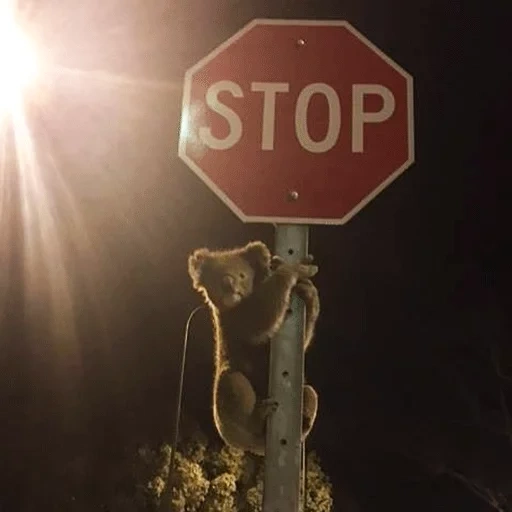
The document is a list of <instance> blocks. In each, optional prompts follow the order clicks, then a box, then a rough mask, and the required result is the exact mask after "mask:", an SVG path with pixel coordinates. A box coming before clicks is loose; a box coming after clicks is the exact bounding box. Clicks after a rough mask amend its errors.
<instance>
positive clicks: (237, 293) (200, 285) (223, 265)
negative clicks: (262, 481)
mask: <svg viewBox="0 0 512 512" xmlns="http://www.w3.org/2000/svg"><path fill="white" fill-rule="evenodd" d="M276 261H277V263H276ZM276 261H273V260H272V258H271V254H270V251H269V250H268V248H267V247H266V245H265V244H263V243H262V242H251V243H249V244H247V245H246V246H245V247H240V248H236V249H232V250H224V251H210V250H208V249H198V250H196V251H194V253H193V254H192V255H191V256H190V257H189V261H188V270H189V274H190V277H191V279H192V283H193V286H194V288H195V289H196V290H197V291H199V292H200V293H201V294H202V295H203V297H204V299H205V301H206V303H207V304H208V306H209V308H210V311H211V314H212V320H213V324H214V330H215V375H214V383H213V416H214V421H215V425H216V427H217V430H218V432H219V434H220V436H221V438H222V439H223V440H224V442H226V443H227V444H229V445H231V446H234V447H237V448H240V449H242V450H247V451H251V452H253V453H256V454H258V455H264V453H265V425H266V417H267V415H268V413H269V412H270V411H271V408H270V407H271V405H269V404H270V403H271V401H269V400H267V399H268V380H269V375H268V368H269V359H270V345H269V342H270V340H271V339H272V338H273V336H274V335H275V334H276V332H277V331H278V330H279V328H280V327H281V324H282V322H283V320H284V317H285V315H286V311H287V309H288V307H289V303H290V294H291V292H292V291H295V292H296V293H297V295H298V296H299V297H300V298H301V299H302V300H303V301H304V302H305V306H306V327H305V333H304V334H305V335H304V349H306V348H307V347H308V346H309V344H310V342H311V339H312V337H313V334H314V329H315V323H316V320H317V318H318V314H319V311H320V303H319V298H318V292H317V289H316V287H315V286H314V285H313V283H312V282H311V281H310V280H309V277H312V275H314V273H316V268H315V267H313V266H311V265H309V264H308V263H305V264H289V263H285V262H283V261H282V260H279V259H276ZM303 395H304V403H303V438H305V437H306V436H307V435H308V434H309V432H310V430H311V428H312V427H313V423H314V420H315V417H316V413H317V408H318V397H317V394H316V392H315V390H314V389H313V388H312V387H311V386H309V385H306V386H304V393H303Z"/></svg>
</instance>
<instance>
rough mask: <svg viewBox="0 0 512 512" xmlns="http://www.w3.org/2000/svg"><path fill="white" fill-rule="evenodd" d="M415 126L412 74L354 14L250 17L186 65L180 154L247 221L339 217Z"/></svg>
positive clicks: (408, 150) (410, 140) (373, 184)
mask: <svg viewBox="0 0 512 512" xmlns="http://www.w3.org/2000/svg"><path fill="white" fill-rule="evenodd" d="M413 129H414V127H413V80H412V77H411V76H410V75H409V74H408V73H407V72H406V71H404V70H403V69H402V68H401V67H400V66H399V65H398V64H396V63H395V62H394V61H393V60H392V59H390V58H389V57H388V56H387V55H385V54H384V53H383V52H382V51H381V50H379V49H378V48H377V47H376V46H375V45H374V44H372V43H371V42H370V41H368V39H366V38H365V37H364V36H363V35H362V34H361V33H360V32H358V31H357V30H356V29H355V28H353V27H352V26H351V25H350V24H349V23H347V22H345V21H311V20H272V19H270V20H269V19H266V20H265V19H262V20H258V19H257V20H253V21H252V22H250V23H249V24H248V25H246V26H245V27H244V28H242V29H241V30H240V31H239V32H237V33H236V34H235V35H233V36H232V37H231V38H229V39H228V40H227V41H225V42H224V43H223V44H221V45H220V46H218V47H217V48H215V49H214V50H213V51H212V52H211V53H210V54H209V55H207V56H206V57H204V58H203V59H201V60H200V61H199V62H198V63H197V64H195V65H194V66H193V67H192V68H190V69H189V70H188V71H187V73H186V76H185V84H184V95H183V108H182V124H181V130H180V141H179V155H180V157H181V158H182V160H183V161H184V162H185V163H186V164H187V165H188V166H189V167H190V168H191V169H192V170H193V171H194V172H195V173H196V174H197V175H198V176H199V177H200V178H201V179H202V180H203V181H204V182H205V183H206V184H207V185H208V186H209V187H210V188H211V189H212V190H213V192H214V193H215V194H216V195H217V196H218V197H219V198H220V199H222V201H223V202H224V203H225V204H226V205H227V206H228V207H229V208H230V209H231V210H232V211H233V212H234V213H235V214H236V215H238V217H239V218H240V219H241V220H242V221H244V222H270V223H281V224H282V223H287V224H344V223H345V222H346V221H348V220H349V219H350V218H351V217H352V216H353V215H355V214H356V213H357V212H358V211H359V210H360V209H361V208H362V207H363V206H364V205H366V204H367V203H368V202H369V201H370V200H371V199H372V198H373V197H375V196H376V195H377V194H378V193H379V192H380V191H381V190H383V189H384V188H385V187H386V186H387V185H389V184H390V183H391V182H392V181H393V180H394V179H395V178H396V177H397V176H399V175H400V174H401V173H402V172H403V171H405V170H406V169H407V168H408V167H409V166H410V165H411V164H412V163H413V161H414V134H413Z"/></svg>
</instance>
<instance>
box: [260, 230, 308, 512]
mask: <svg viewBox="0 0 512 512" xmlns="http://www.w3.org/2000/svg"><path fill="white" fill-rule="evenodd" d="M308 236H309V228H308V226H299V225H288V224H283V225H278V226H277V227H276V239H275V240H276V244H275V252H276V254H277V255H278V256H280V257H281V258H283V259H284V260H285V261H286V262H289V263H296V262H299V261H301V260H302V259H303V258H305V257H306V256H307V254H308ZM304 313H305V312H304V305H303V303H302V301H300V300H299V299H298V297H296V296H295V295H293V296H292V300H291V304H290V311H289V314H288V315H287V316H286V319H285V321H284V324H283V326H282V328H281V330H280V331H279V333H278V334H277V335H276V336H275V338H274V339H273V340H272V344H271V349H270V379H269V388H270V389H269V391H270V393H269V394H270V396H271V397H272V398H274V399H275V400H277V402H278V404H279V406H278V408H277V411H276V412H275V413H273V414H271V415H270V416H269V420H268V424H267V439H266V452H265V476H264V491H263V511H264V512H298V510H299V502H300V467H301V439H300V438H301V431H302V388H303V382H304V348H303V339H304Z"/></svg>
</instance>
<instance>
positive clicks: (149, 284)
mask: <svg viewBox="0 0 512 512" xmlns="http://www.w3.org/2000/svg"><path fill="white" fill-rule="evenodd" d="M22 7H23V9H24V13H23V19H24V21H25V22H26V23H27V24H28V26H29V29H30V30H31V32H32V33H33V34H34V36H35V37H36V39H37V40H38V41H39V42H40V44H41V48H44V52H45V57H46V58H47V61H48V63H49V64H48V66H49V68H48V70H47V73H46V74H45V75H44V77H43V78H44V80H43V82H44V83H43V84H42V85H41V86H40V88H39V90H38V93H37V94H36V95H35V96H34V97H32V96H31V101H30V106H29V107H28V108H27V112H26V117H27V119H28V125H29V127H30V130H31V135H32V140H34V141H35V154H36V155H37V159H36V162H35V163H34V162H32V163H31V164H28V165H25V164H24V163H23V160H22V161H16V160H15V158H14V146H15V144H14V143H13V140H12V137H11V135H10V131H9V130H6V129H5V127H4V130H3V132H2V137H3V138H4V139H5V140H6V141H7V145H6V147H7V151H8V152H7V157H6V158H5V159H4V161H3V165H2V173H3V176H4V177H5V178H6V179H4V181H3V190H2V194H4V195H3V198H4V199H3V202H1V203H0V208H1V209H0V229H1V231H0V242H1V248H0V264H1V268H0V322H1V323H0V329H1V330H0V379H1V380H0V404H1V405H0V407H1V413H2V414H1V416H2V421H1V426H0V440H1V445H0V450H1V453H0V461H1V462H0V468H1V471H2V485H3V486H4V488H5V490H4V492H0V496H1V498H0V504H4V503H5V508H6V510H35V509H36V505H35V504H34V502H33V501H31V500H33V499H35V498H33V496H36V495H37V492H39V491H37V489H38V488H42V487H45V486H48V485H50V484H49V482H51V481H52V480H51V477H52V474H53V473H55V471H56V470H55V467H56V466H57V465H58V464H60V462H59V461H61V460H65V458H66V456H67V455H69V454H72V453H97V454H101V457H104V458H105V459H108V458H109V457H115V456H116V453H118V452H119V451H122V450H123V448H124V447H126V446H127V445H129V444H130V443H133V442H136V441H139V440H147V439H151V440H159V439H165V438H169V434H170V431H171V425H172V418H173V404H174V393H175V390H176V378H177V368H178V355H179V351H180V347H181V343H182V336H183V330H184V324H185V321H186V319H187V316H188V314H189V312H190V311H191V309H192V308H194V307H195V306H196V305H197V304H198V303H199V302H200V298H199V297H198V296H197V295H196V294H195V293H194V292H193V291H192V289H191V285H190V281H189V278H188V275H187V273H186V259H187V256H188V254H189V253H190V252H191V251H192V250H194V249H195V248H197V247H201V246H207V247H210V248H220V247H231V246H234V245H239V244H244V243H246V242H247V241H249V240H254V239H261V240H263V241H265V242H267V243H268V244H269V245H270V246H272V242H273V227H272V226H266V225H244V224H242V223H241V222H240V221H239V220H238V219H237V218H236V217H235V216H234V215H233V214H232V213H231V212H229V211H228V210H227V208H226V207H225V206H224V205H223V204H221V202H220V201H219V200H218V199H217V198H216V197H215V196H214V195H213V194H212V193H211V192H210V191H209V190H207V188H206V187H205V186H204V185H203V184H202V183H201V182H200V181H199V179H198V178H197V177H196V176H195V175H194V174H193V173H192V172H191V171H190V170H189V169H187V168H186V167H185V165H184V164H183V163H182V162H181V161H179V160H178V158H177V155H176V153H177V150H176V143H177V135H178V127H179V116H180V104H181V86H182V78H183V74H184V72H185V70H186V69H187V68H188V67H190V66H191V65H192V64H194V63H195V62H196V61H197V60H199V59H200V58H201V57H203V56H204V55H205V54H207V53H208V52H209V51H210V50H211V49H213V48H214V47H215V46H217V45H218V44H219V43H220V42H222V41H223V40H224V39H226V38H227V37H229V36H230V35H231V34H232V33H234V32H235V31H236V30H238V29H239V28H241V27H242V26H243V25H244V24H245V23H246V22H248V21H249V20H251V19H252V18H254V17H283V18H316V19H324V18H332V19H346V20H348V21H349V22H350V23H352V24H353V25H354V26H355V27H356V28H357V29H358V30H360V31H361V32H362V33H363V34H365V35H366V36H367V37H368V38H369V39H370V40H371V41H372V42H373V43H375V44H376V45H377V46H378V47H379V48H381V49H382V50H383V51H384V52H385V53H387V54H388V55H389V56H390V57H391V58H393V59H394V60H395V61H396V62H397V63H399V64H400V65H401V66H403V67H404V68H405V69H406V70H407V71H409V72H410V73H411V74H412V75H413V77H414V80H415V106H414V108H415V117H416V163H415V164H414V165H413V166H412V167H411V168H410V169H409V170H408V171H407V172H406V173H405V174H403V175H402V176H401V177H400V178H399V179H398V180H397V181H396V182H394V183H393V185H392V186H391V187H389V188H388V189H387V190H385V191H384V192H383V193H382V194H380V195H379V196H378V197H377V198H376V199H375V200H373V201H372V202H371V203H370V204H369V205H368V206H367V207H366V208H364V209H363V210H362V211H361V212H360V213H359V214H358V215H357V216H356V217H355V218H353V219H352V220H351V221H350V222H349V223H348V224H347V225H346V226H343V227H328V226H325V227H314V228H313V229H312V230H311V239H310V248H311V251H312V252H313V254H314V255H315V257H316V260H317V262H318V264H319V266H320V273H319V275H318V277H317V279H316V283H317V285H318V287H319V290H320V293H321V298H322V316H321V318H320V321H319V325H318V332H317V336H316V341H315V343H314V346H313V348H312V349H311V351H310V352H309V353H308V356H307V374H308V379H309V380H310V381H311V382H312V383H314V385H315V387H316V388H317V389H318V390H319V393H320V397H321V403H320V412H319V418H318V421H317V425H316V427H315V430H314V432H313V434H312V436H311V438H310V442H309V446H310V448H312V449H316V450H317V451H318V452H319V454H320V456H321V458H322V461H323V464H324V467H325V469H326V471H327V472H328V474H329V475H330V476H331V479H332V482H333V484H334V489H335V500H336V501H335V509H336V510H361V511H373V510H387V509H393V510H396V511H399V510H411V508H413V509H414V510H416V511H423V510H424V511H430V510H436V511H437V510H439V511H442V510H468V511H469V510H474V511H487V510H490V509H491V505H490V504H489V501H491V502H492V499H493V497H494V498H496V499H497V502H496V503H495V505H496V506H495V507H494V508H497V507H498V504H497V503H502V504H504V505H503V507H502V509H503V510H507V508H506V506H507V505H506V503H507V497H506V495H507V494H510V493H512V484H511V482H512V478H511V477H512V458H511V455H512V452H511V447H510V442H511V441H510V440H511V436H512V430H511V428H510V423H509V422H510V416H509V415H508V406H509V403H510V401H511V396H510V384H509V381H508V380H507V379H506V378H505V377H506V376H507V375H511V374H512V373H511V372H512V358H511V354H512V351H511V350H510V320H509V315H508V312H509V306H508V301H507V300H506V299H507V298H508V295H509V288H510V263H509V262H510V256H511V254H510V249H508V245H509V242H510V240H509V238H510V228H509V219H510V213H511V208H510V204H509V200H508V197H507V195H508V190H509V189H508V186H507V185H508V182H509V180H508V177H509V174H510V169H511V168H512V167H511V159H510V157H509V155H508V152H507V150H508V148H507V147H506V141H508V139H509V127H508V124H507V120H508V119H509V115H508V114H507V110H508V109H509V96H510V80H509V75H510V64H509V60H510V58H509V47H510V45H509V43H508V32H507V30H508V27H507V22H506V17H505V15H504V12H500V9H499V5H498V2H496V3H493V2H485V3H484V2H473V3H463V4H458V3H456V2H444V1H440V0H439V1H434V0H430V1H426V0H421V1H415V2H411V1H405V0H393V1H391V0H390V1H386V2H377V1H373V2H371V1H368V0H363V1H358V2H334V1H332V0H331V1H321V0H315V1H302V2H299V1H296V2H292V1H278V0H275V1H272V2H270V1H268V2H256V1H252V2H249V1H246V0H239V1H230V2H228V1H219V2H206V1H199V0H189V1H187V2H164V1H161V0H152V1H149V2H148V1H145V2H143V1H135V0H129V1H127V0H124V1H120V0H118V1H106V2H96V1H91V2H82V3H78V2H64V3H60V2H58V1H57V0H55V1H53V2H52V1H49V0H46V1H44V2H38V3H32V4H31V3H28V2H25V3H24V4H23V5H22ZM18 134H19V131H18ZM30 151H31V150H30V148H29V147H28V146H27V145H26V141H24V140H23V139H22V138H20V137H19V135H18V142H17V152H18V155H19V154H25V155H26V154H31V153H30ZM13 169H14V170H16V169H17V170H18V173H14V172H13ZM19 190H21V194H20V195H21V197H23V198H24V199H27V200H28V203H29V204H30V205H31V206H30V207H29V208H28V209H25V210H22V209H20V207H19V204H20V201H19V200H18V199H19V198H18V199H17V196H16V191H19ZM22 234H23V236H22ZM201 315H202V316H199V317H198V319H197V320H196V321H195V322H194V324H193V327H192V335H191V340H190V352H189V359H188V366H187V375H186V387H185V395H186V396H185V408H186V410H187V412H188V413H189V414H191V415H193V416H195V417H197V418H198V419H200V421H201V422H202V425H203V426H204V428H206V429H210V430H211V415H210V409H209V408H210V393H211V371H212V367H211V347H212V345H211V336H210V332H209V329H210V325H209V320H208V318H207V316H206V314H203V313H201ZM500 372H501V375H502V377H503V378H502V377H500V376H499V375H498V373H500ZM511 405H512V404H511ZM475 489H476V491H475ZM482 489H484V490H487V491H489V492H488V493H487V494H485V492H484V493H483V494H484V496H478V495H477V493H480V494H482ZM91 492H92V491H91ZM31 496H32V497H31ZM39 505H40V506H41V507H43V508H44V505H43V504H42V502H39ZM508 506H509V507H510V505H508ZM23 507H25V508H23Z"/></svg>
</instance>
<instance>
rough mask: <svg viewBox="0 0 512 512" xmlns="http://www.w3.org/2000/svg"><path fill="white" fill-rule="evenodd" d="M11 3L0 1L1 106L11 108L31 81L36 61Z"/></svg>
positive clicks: (35, 68)
mask: <svg viewBox="0 0 512 512" xmlns="http://www.w3.org/2000/svg"><path fill="white" fill-rule="evenodd" d="M9 4H10V2H1V3H0V109H2V110H6V109H8V110H10V109H11V108H12V107H13V106H14V105H15V104H16V103H17V102H18V101H19V100H20V98H21V96H22V94H23V92H24V91H25V90H26V89H27V87H28V86H29V85H30V84H31V83H33V82H34V80H35V79H36V77H37V75H38V71H39V62H38V58H37V53H36V51H35V48H34V45H33V43H32V41H30V39H29V38H28V36H27V35H26V34H24V33H23V31H22V29H21V28H20V27H19V26H18V24H17V23H16V20H15V17H14V14H13V12H12V8H11V7H10V5H9Z"/></svg>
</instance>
